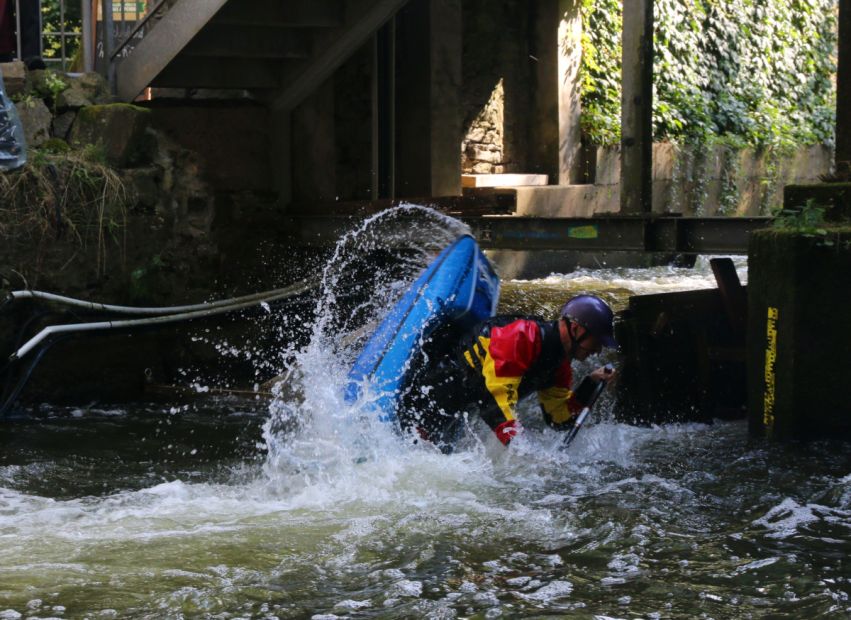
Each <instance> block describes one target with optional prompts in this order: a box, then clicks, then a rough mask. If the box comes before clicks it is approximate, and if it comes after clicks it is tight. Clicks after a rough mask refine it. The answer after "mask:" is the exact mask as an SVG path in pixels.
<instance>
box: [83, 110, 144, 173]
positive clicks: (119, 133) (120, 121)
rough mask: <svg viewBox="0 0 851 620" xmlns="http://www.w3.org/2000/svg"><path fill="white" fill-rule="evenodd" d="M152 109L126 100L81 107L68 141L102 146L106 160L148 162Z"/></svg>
mask: <svg viewBox="0 0 851 620" xmlns="http://www.w3.org/2000/svg"><path fill="white" fill-rule="evenodd" d="M150 126H151V111H150V110H148V109H146V108H141V107H139V106H135V105H132V104H128V103H109V104H103V105H93V106H88V107H85V108H81V109H80V111H79V113H78V114H77V119H76V120H75V122H74V126H73V128H72V130H71V139H70V142H71V145H72V146H75V147H85V146H86V145H100V146H102V147H103V150H104V154H105V156H106V160H107V162H109V163H110V164H111V165H114V166H118V167H133V166H138V165H143V164H145V163H148V162H150V160H151V158H152V157H153V153H154V150H155V148H156V140H155V138H154V136H153V135H152V134H151V133H150V132H149V131H148V129H149V128H150Z"/></svg>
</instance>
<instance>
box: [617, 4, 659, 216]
mask: <svg viewBox="0 0 851 620" xmlns="http://www.w3.org/2000/svg"><path fill="white" fill-rule="evenodd" d="M622 60H623V62H622V65H623V66H622V68H621V76H622V83H623V86H622V87H623V93H622V96H621V201H620V202H621V213H622V214H637V213H650V211H651V207H652V202H651V186H652V159H653V116H652V113H653V0H626V1H625V2H624V3H623V56H622Z"/></svg>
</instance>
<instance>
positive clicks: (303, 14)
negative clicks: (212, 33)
mask: <svg viewBox="0 0 851 620" xmlns="http://www.w3.org/2000/svg"><path fill="white" fill-rule="evenodd" d="M344 8H345V7H344V2H343V1H342V0H311V1H310V2H285V1H283V2H282V1H281V0H238V1H236V2H229V3H228V4H226V5H225V6H224V7H223V8H222V10H221V11H220V12H219V13H218V14H217V15H216V17H215V19H214V21H215V22H216V23H220V24H230V25H251V26H255V25H256V26H284V27H290V28H323V27H325V28H327V27H335V26H339V25H340V24H342V23H343V15H344Z"/></svg>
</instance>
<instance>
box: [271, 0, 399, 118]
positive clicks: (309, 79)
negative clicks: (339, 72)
mask: <svg viewBox="0 0 851 620" xmlns="http://www.w3.org/2000/svg"><path fill="white" fill-rule="evenodd" d="M405 2H406V0H351V1H350V2H348V3H347V6H346V11H345V16H344V20H343V24H344V25H343V26H342V27H341V28H339V29H334V30H333V31H330V32H328V33H326V34H322V35H319V36H318V37H317V40H316V42H315V45H314V49H316V50H317V54H316V56H315V58H314V60H313V61H312V62H311V63H310V64H309V65H308V66H305V67H304V68H301V69H296V70H285V71H284V73H283V75H282V76H281V78H282V79H281V84H284V87H283V88H282V89H281V91H280V92H279V93H278V94H277V95H276V96H275V98H274V99H273V100H272V108H274V109H279V110H291V109H292V108H294V107H295V106H296V105H298V104H299V102H300V101H302V100H303V99H304V98H305V97H306V96H307V95H309V94H310V93H311V92H313V91H314V90H316V88H317V87H319V85H320V84H322V83H323V82H324V81H325V80H326V79H328V78H329V77H330V76H331V74H332V73H334V71H335V70H336V69H337V67H339V66H340V65H341V64H343V62H345V61H346V59H347V58H349V56H351V54H352V53H353V52H354V51H355V50H356V49H358V48H359V47H360V46H361V45H363V44H364V43H366V41H367V40H368V39H369V37H370V36H372V34H373V33H374V32H375V31H376V30H378V28H380V27H381V26H382V25H383V24H384V23H385V22H386V21H387V20H388V19H390V18H391V17H392V16H393V15H394V14H395V13H396V11H398V10H399V8H400V7H401V6H402V5H404V4H405Z"/></svg>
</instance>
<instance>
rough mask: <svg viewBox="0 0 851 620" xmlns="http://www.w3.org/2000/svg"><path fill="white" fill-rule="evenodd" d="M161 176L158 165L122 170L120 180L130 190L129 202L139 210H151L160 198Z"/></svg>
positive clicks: (161, 172)
mask: <svg viewBox="0 0 851 620" xmlns="http://www.w3.org/2000/svg"><path fill="white" fill-rule="evenodd" d="M162 177H163V171H162V169H160V168H159V166H146V167H144V168H131V169H129V170H124V171H122V173H121V180H122V181H123V182H124V185H125V186H126V187H127V189H128V190H129V192H130V200H129V201H128V202H129V204H130V205H131V206H132V207H133V208H136V209H139V210H143V211H153V209H154V208H155V207H156V206H157V203H158V202H159V199H160V184H161V182H162Z"/></svg>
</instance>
